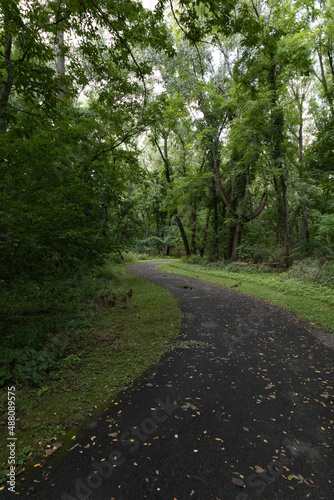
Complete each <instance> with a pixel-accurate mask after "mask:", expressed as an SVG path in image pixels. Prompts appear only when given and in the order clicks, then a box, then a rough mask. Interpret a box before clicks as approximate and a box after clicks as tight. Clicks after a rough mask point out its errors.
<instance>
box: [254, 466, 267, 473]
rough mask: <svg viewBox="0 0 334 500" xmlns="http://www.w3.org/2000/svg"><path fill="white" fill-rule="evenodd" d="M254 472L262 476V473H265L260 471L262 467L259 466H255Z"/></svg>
mask: <svg viewBox="0 0 334 500" xmlns="http://www.w3.org/2000/svg"><path fill="white" fill-rule="evenodd" d="M255 472H257V473H258V474H262V472H266V471H265V470H264V469H262V467H260V466H259V465H255Z"/></svg>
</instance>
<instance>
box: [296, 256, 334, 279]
mask: <svg viewBox="0 0 334 500" xmlns="http://www.w3.org/2000/svg"><path fill="white" fill-rule="evenodd" d="M287 276H289V277H291V278H297V279H303V280H308V281H313V282H317V283H321V284H323V285H327V286H333V285H334V262H331V261H323V260H322V261H321V260H314V259H310V258H309V259H304V260H300V261H296V262H294V263H293V265H292V267H291V268H290V269H289V271H288V272H287Z"/></svg>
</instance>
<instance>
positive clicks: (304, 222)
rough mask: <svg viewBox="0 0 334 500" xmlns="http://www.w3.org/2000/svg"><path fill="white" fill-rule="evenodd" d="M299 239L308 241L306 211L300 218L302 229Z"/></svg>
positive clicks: (308, 232)
mask: <svg viewBox="0 0 334 500" xmlns="http://www.w3.org/2000/svg"><path fill="white" fill-rule="evenodd" d="M299 239H300V240H301V241H302V240H305V239H306V240H309V239H310V231H309V227H308V215H307V212H306V210H304V212H303V217H302V227H301V230H300V236H299Z"/></svg>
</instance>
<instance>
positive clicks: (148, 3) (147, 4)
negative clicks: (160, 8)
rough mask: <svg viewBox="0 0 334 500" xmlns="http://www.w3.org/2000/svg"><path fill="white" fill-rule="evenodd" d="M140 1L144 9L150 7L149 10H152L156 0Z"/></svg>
mask: <svg viewBox="0 0 334 500" xmlns="http://www.w3.org/2000/svg"><path fill="white" fill-rule="evenodd" d="M141 1H142V4H143V7H145V9H150V10H153V9H154V7H155V6H156V4H157V0H141Z"/></svg>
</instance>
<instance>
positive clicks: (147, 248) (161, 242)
mask: <svg viewBox="0 0 334 500" xmlns="http://www.w3.org/2000/svg"><path fill="white" fill-rule="evenodd" d="M167 246H173V239H171V238H165V239H161V238H158V237H157V236H149V237H148V238H146V239H144V240H137V241H136V242H135V243H134V244H133V245H132V246H131V248H130V250H133V251H134V252H139V253H144V252H148V253H150V252H158V253H161V252H162V251H163V250H164V249H165V248H166V247H167Z"/></svg>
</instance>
